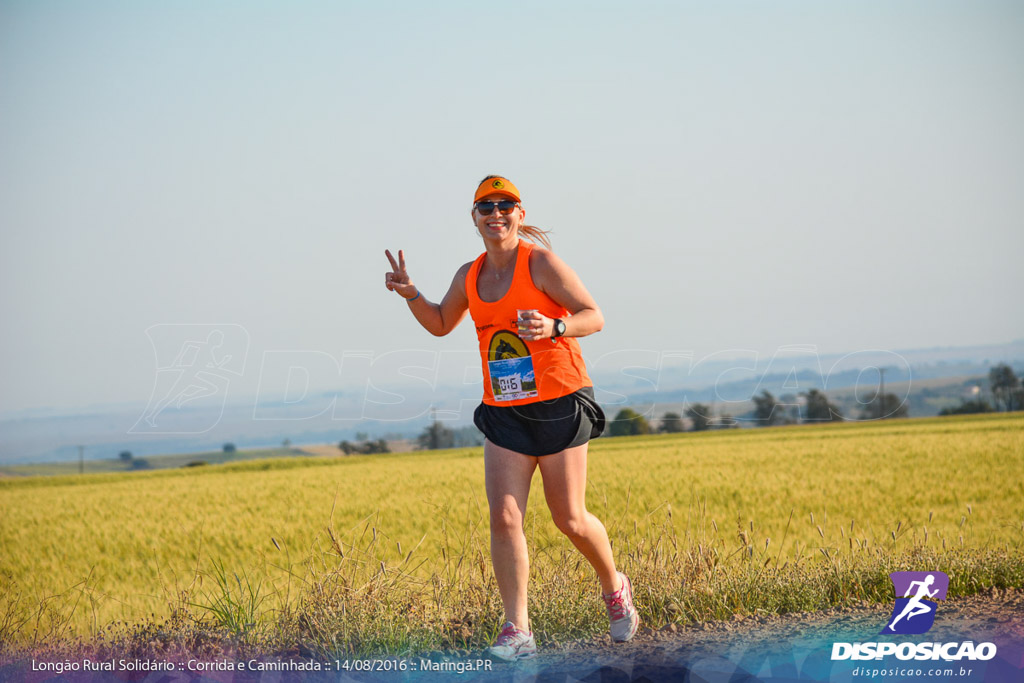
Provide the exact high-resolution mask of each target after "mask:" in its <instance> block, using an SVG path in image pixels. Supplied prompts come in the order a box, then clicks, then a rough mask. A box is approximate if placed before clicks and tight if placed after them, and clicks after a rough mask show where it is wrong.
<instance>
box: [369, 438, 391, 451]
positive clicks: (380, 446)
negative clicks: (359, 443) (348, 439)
mask: <svg viewBox="0 0 1024 683" xmlns="http://www.w3.org/2000/svg"><path fill="white" fill-rule="evenodd" d="M390 452H391V449H390V448H388V442H387V441H385V440H384V439H377V440H376V441H367V442H366V443H364V444H363V453H366V454H367V455H371V454H373V453H390Z"/></svg>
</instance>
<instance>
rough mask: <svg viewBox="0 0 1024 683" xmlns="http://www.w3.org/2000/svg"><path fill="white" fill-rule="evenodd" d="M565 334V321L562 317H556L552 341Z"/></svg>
mask: <svg viewBox="0 0 1024 683" xmlns="http://www.w3.org/2000/svg"><path fill="white" fill-rule="evenodd" d="M563 334H565V323H564V322H563V321H562V319H561V318H555V325H554V328H553V329H552V332H551V341H555V339H556V338H558V337H561V336H562V335H563Z"/></svg>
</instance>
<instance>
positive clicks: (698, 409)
mask: <svg viewBox="0 0 1024 683" xmlns="http://www.w3.org/2000/svg"><path fill="white" fill-rule="evenodd" d="M686 417H688V418H690V423H691V425H692V427H691V429H692V431H695V432H702V431H704V430H705V429H707V428H708V425H709V424H710V422H711V409H710V408H708V407H707V406H706V405H704V404H703V403H694V404H693V405H692V406H690V407H689V408H687V409H686Z"/></svg>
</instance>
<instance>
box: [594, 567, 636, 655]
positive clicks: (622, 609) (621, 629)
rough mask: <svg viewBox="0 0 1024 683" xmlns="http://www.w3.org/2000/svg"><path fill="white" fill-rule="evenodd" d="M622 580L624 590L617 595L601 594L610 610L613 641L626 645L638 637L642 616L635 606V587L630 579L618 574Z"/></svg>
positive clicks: (609, 617) (617, 592)
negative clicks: (631, 639) (634, 637)
mask: <svg viewBox="0 0 1024 683" xmlns="http://www.w3.org/2000/svg"><path fill="white" fill-rule="evenodd" d="M618 574H619V578H621V579H622V588H620V589H619V590H618V591H616V592H615V593H611V594H606V593H601V597H602V598H604V604H605V607H607V608H608V619H609V620H610V621H611V632H612V640H614V641H616V642H619V643H624V642H626V641H627V640H629V639H630V638H632V637H633V636H635V635H636V631H637V629H638V628H640V615H638V614H637V613H636V606H635V605H633V585H632V584H631V583H630V582H629V577H628V576H626V575H625V574H623V573H622V572H618Z"/></svg>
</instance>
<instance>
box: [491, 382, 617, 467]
mask: <svg viewBox="0 0 1024 683" xmlns="http://www.w3.org/2000/svg"><path fill="white" fill-rule="evenodd" d="M473 422H474V423H475V424H476V426H477V429H479V430H480V431H481V432H483V433H484V436H486V437H487V440H488V441H490V442H491V443H494V444H497V445H499V446H501V447H502V448H507V449H509V450H511V451H515V452H517V453H523V454H525V455H551V454H552V453H558V452H560V451H564V450H565V449H566V448H572V447H574V446H581V445H583V444H585V443H587V442H588V441H590V440H591V439H596V438H597V437H599V436H601V432H603V431H604V422H605V417H604V411H603V410H601V406H599V405H598V404H597V400H596V399H595V398H594V388H593V387H583V388H582V389H580V390H579V391H576V392H574V393H571V394H569V395H567V396H562V397H560V398H556V399H553V400H551V401H538V402H536V403H527V404H526V405H521V406H492V405H488V404H486V403H481V404H480V405H479V406H477V409H476V412H475V413H473Z"/></svg>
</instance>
